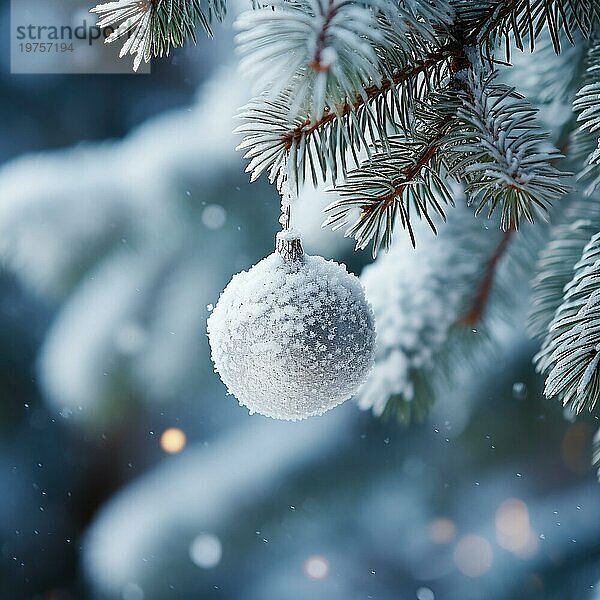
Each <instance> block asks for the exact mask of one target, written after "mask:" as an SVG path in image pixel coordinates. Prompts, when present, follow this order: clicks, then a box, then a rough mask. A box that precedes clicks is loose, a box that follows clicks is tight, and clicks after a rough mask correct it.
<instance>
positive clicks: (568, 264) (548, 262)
mask: <svg viewBox="0 0 600 600" xmlns="http://www.w3.org/2000/svg"><path fill="white" fill-rule="evenodd" d="M599 230H600V203H599V202H598V198H597V197H595V198H588V199H585V200H580V201H578V202H576V203H575V204H574V205H573V206H572V207H570V209H569V210H567V212H566V214H565V218H564V223H561V224H559V225H557V226H555V227H554V228H553V229H552V231H551V234H550V242H549V243H548V244H547V245H546V246H545V247H544V248H543V250H542V251H541V252H540V254H539V258H538V261H537V266H536V271H537V275H536V276H535V277H534V279H533V280H532V282H531V303H530V310H529V327H528V329H529V333H530V334H531V335H532V336H534V337H538V338H544V337H545V336H546V335H547V333H548V327H549V326H550V323H551V321H552V317H553V316H554V314H555V312H556V310H557V309H558V307H559V306H560V305H561V304H562V302H563V291H564V288H565V286H566V285H567V284H568V283H569V281H571V279H572V277H573V269H574V268H575V265H576V264H577V262H578V261H579V260H580V259H581V255H582V253H583V249H584V248H585V246H586V244H587V243H588V242H589V241H590V238H591V237H592V235H594V234H595V233H597V232H598V231H599Z"/></svg>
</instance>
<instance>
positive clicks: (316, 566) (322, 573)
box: [304, 554, 329, 579]
mask: <svg viewBox="0 0 600 600" xmlns="http://www.w3.org/2000/svg"><path fill="white" fill-rule="evenodd" d="M304 573H305V575H306V576H307V577H308V578H309V579H325V577H327V575H329V562H328V560H327V559H326V558H325V557H324V556H321V555H319V554H313V555H312V556H309V557H308V558H307V559H306V560H305V561H304Z"/></svg>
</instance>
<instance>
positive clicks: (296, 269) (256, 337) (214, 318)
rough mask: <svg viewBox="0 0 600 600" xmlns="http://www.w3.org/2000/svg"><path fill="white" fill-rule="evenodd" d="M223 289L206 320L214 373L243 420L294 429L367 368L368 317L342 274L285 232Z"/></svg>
mask: <svg viewBox="0 0 600 600" xmlns="http://www.w3.org/2000/svg"><path fill="white" fill-rule="evenodd" d="M283 204H284V217H283V224H284V229H283V231H281V232H280V233H278V235H277V238H276V251H275V252H274V253H273V254H271V255H270V256H267V257H266V258H264V259H263V260H261V261H260V262H259V263H258V264H256V265H255V266H254V267H252V268H251V269H250V270H249V271H242V272H241V273H238V274H237V275H235V276H234V277H233V279H232V280H231V282H230V283H229V284H228V285H227V287H226V288H225V290H224V291H223V293H222V294H221V297H220V298H219V301H218V303H217V306H216V307H215V308H214V310H213V312H212V314H211V316H210V317H209V319H208V336H209V341H210V346H211V352H212V359H213V362H214V364H215V370H216V371H217V372H218V373H219V375H220V376H221V379H222V381H223V383H224V384H225V385H226V386H227V389H228V391H229V393H231V394H233V395H234V396H235V397H236V398H237V399H238V401H239V402H240V404H241V405H244V406H246V407H247V408H248V409H249V410H250V413H254V412H257V413H260V414H262V415H265V416H268V417H273V418H276V419H287V420H298V419H304V418H307V417H311V416H313V415H321V414H323V413H324V412H325V411H327V410H329V409H331V408H333V407H335V406H337V405H338V404H341V403H342V402H344V401H345V400H347V399H348V398H350V397H351V396H352V395H354V394H355V393H356V391H357V389H358V388H359V387H360V385H361V384H362V383H363V381H364V380H365V378H366V376H367V374H368V372H369V370H370V368H371V366H372V363H373V356H374V348H375V328H374V320H373V313H372V310H371V307H370V305H369V304H368V302H367V300H366V298H365V294H364V291H363V288H362V285H361V283H360V282H359V280H358V278H357V277H356V276H354V275H352V274H350V273H348V271H347V270H346V268H345V266H344V265H340V264H338V263H336V262H334V261H327V260H325V259H324V258H322V257H320V256H309V255H306V254H304V252H303V249H302V243H301V241H300V236H299V235H298V233H297V232H296V231H294V230H293V229H290V205H289V196H288V197H287V201H286V196H284V203H283Z"/></svg>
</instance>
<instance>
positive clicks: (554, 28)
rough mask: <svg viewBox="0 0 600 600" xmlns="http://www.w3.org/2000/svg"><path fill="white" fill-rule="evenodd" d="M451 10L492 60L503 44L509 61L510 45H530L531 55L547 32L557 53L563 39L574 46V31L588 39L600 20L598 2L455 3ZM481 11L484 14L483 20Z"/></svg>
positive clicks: (464, 0)
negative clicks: (492, 56) (485, 16)
mask: <svg viewBox="0 0 600 600" xmlns="http://www.w3.org/2000/svg"><path fill="white" fill-rule="evenodd" d="M482 5H484V6H483V7H482ZM453 8H454V9H455V11H456V14H457V17H458V19H459V20H460V21H461V23H463V27H464V28H465V30H466V31H469V32H471V34H472V35H471V38H472V39H471V42H472V43H473V45H476V46H477V47H479V48H480V49H481V51H482V53H483V54H486V55H487V56H490V57H491V55H492V54H493V50H494V49H495V48H496V47H497V46H498V45H499V44H500V43H502V42H504V46H505V52H506V59H507V61H508V62H510V53H511V43H514V45H515V46H516V47H517V48H518V49H519V50H521V51H522V50H524V49H525V47H526V45H529V48H530V50H531V51H532V52H533V50H534V48H535V44H536V40H537V39H538V37H539V36H540V35H541V34H542V33H543V32H544V31H547V32H548V35H549V37H550V39H551V41H552V46H553V48H554V51H555V52H556V53H557V54H559V53H560V52H561V50H562V45H563V43H564V38H566V39H567V41H568V42H569V43H571V44H573V43H574V41H575V33H576V32H577V31H578V32H579V33H581V35H583V36H584V37H589V36H590V35H591V33H592V30H593V28H594V25H595V24H597V23H598V21H599V19H600V1H599V0H486V1H484V2H477V3H474V2H471V0H457V1H456V2H454V3H453ZM482 9H483V10H484V14H486V15H487V18H484V19H483V20H482ZM473 34H474V38H473Z"/></svg>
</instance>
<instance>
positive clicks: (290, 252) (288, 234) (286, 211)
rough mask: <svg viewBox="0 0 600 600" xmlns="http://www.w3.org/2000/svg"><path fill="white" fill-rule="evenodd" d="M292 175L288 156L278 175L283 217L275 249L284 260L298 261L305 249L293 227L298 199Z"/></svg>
mask: <svg viewBox="0 0 600 600" xmlns="http://www.w3.org/2000/svg"><path fill="white" fill-rule="evenodd" d="M290 175H291V173H290V169H289V165H288V160H287V156H286V157H285V158H284V159H283V163H282V165H281V169H280V170H279V174H278V176H277V189H278V191H279V193H280V194H281V217H279V222H280V223H281V227H282V231H280V232H279V233H278V234H277V238H276V239H275V250H276V251H277V253H278V254H279V255H280V256H281V257H282V258H283V259H284V260H286V261H297V260H300V259H301V258H302V255H303V254H304V250H303V248H302V242H301V240H300V234H299V233H298V232H297V231H296V230H295V229H293V228H292V202H293V201H295V200H296V194H295V186H294V185H293V184H290ZM294 181H295V179H294ZM292 190H294V191H292Z"/></svg>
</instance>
